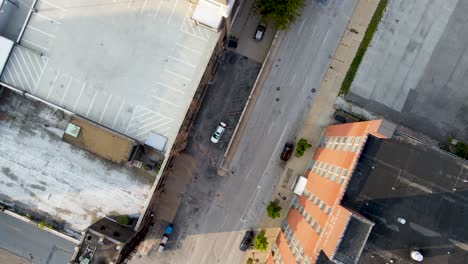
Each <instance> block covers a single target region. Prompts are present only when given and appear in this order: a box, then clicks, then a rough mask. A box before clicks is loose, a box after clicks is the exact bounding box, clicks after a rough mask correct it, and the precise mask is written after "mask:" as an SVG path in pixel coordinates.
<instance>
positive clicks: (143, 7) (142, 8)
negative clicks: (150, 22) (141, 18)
mask: <svg viewBox="0 0 468 264" xmlns="http://www.w3.org/2000/svg"><path fill="white" fill-rule="evenodd" d="M147 3H148V0H145V2H143V6H142V7H141V10H140V13H142V12H143V11H144V10H145V7H146V4H147Z"/></svg>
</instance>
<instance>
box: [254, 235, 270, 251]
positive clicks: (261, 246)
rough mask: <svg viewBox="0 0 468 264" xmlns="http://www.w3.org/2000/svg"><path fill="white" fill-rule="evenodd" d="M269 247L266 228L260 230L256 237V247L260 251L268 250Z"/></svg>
mask: <svg viewBox="0 0 468 264" xmlns="http://www.w3.org/2000/svg"><path fill="white" fill-rule="evenodd" d="M267 247H268V241H267V238H266V237H265V230H262V231H260V233H258V235H257V236H256V237H255V239H254V248H255V249H256V250H259V251H262V252H264V251H266V250H267Z"/></svg>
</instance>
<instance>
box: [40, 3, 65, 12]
mask: <svg viewBox="0 0 468 264" xmlns="http://www.w3.org/2000/svg"><path fill="white" fill-rule="evenodd" d="M41 2H44V3H46V4H48V5H50V6H52V7H55V8H57V9H59V10H62V11H63V12H67V10H66V9H65V8H63V7H60V6H58V5H55V4H52V3H51V2H48V1H46V0H41Z"/></svg>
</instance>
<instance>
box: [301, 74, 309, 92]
mask: <svg viewBox="0 0 468 264" xmlns="http://www.w3.org/2000/svg"><path fill="white" fill-rule="evenodd" d="M308 82H309V78H307V77H306V80H305V83H304V86H302V92H305V88H306V87H307V83H308Z"/></svg>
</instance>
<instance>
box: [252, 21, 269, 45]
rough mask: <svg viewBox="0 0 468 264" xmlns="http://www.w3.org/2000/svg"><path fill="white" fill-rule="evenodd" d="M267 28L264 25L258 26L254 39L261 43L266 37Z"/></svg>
mask: <svg viewBox="0 0 468 264" xmlns="http://www.w3.org/2000/svg"><path fill="white" fill-rule="evenodd" d="M265 30H266V26H265V25H264V24H259V25H258V26H257V30H256V31H255V35H254V39H255V40H257V41H260V40H262V39H263V35H265Z"/></svg>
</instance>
